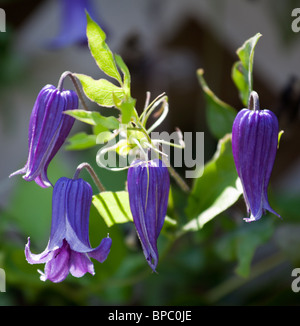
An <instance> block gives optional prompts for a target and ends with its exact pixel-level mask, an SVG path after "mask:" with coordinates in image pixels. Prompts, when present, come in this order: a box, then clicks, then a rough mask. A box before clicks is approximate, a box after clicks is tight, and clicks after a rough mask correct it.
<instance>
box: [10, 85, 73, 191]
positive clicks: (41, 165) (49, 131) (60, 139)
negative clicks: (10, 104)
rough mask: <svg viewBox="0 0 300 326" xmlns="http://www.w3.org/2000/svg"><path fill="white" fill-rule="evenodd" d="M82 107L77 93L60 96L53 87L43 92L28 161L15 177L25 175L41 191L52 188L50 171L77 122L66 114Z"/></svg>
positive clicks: (31, 131) (31, 128) (31, 133)
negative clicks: (79, 106)
mask: <svg viewBox="0 0 300 326" xmlns="http://www.w3.org/2000/svg"><path fill="white" fill-rule="evenodd" d="M77 107H78V97H77V94H76V93H75V92H74V91H65V90H63V91H62V92H60V91H59V90H58V89H56V88H55V87H54V86H53V85H46V86H45V87H43V89H42V90H41V91H40V93H39V95H38V97H37V99H36V102H35V104H34V107H33V110H32V113H31V117H30V122H29V129H28V147H29V150H28V159H27V162H26V164H25V166H24V168H22V169H20V170H18V171H16V172H14V173H12V174H11V175H10V177H11V176H14V175H16V174H25V175H24V176H23V178H24V179H25V180H26V181H32V180H34V181H35V182H36V183H37V184H38V185H40V186H41V187H49V186H51V182H50V181H49V179H48V177H47V168H48V165H49V163H50V161H51V160H52V158H53V157H54V156H55V154H56V153H57V151H58V150H59V149H60V147H61V146H62V144H63V143H64V141H65V139H66V138H67V136H68V134H69V132H70V130H71V128H72V126H73V124H74V121H75V119H74V118H72V117H70V116H67V115H65V114H63V112H64V111H65V110H73V109H77Z"/></svg>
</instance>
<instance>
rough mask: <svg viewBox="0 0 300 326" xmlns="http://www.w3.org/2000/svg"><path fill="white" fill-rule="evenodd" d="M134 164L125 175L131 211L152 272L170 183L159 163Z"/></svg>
mask: <svg viewBox="0 0 300 326" xmlns="http://www.w3.org/2000/svg"><path fill="white" fill-rule="evenodd" d="M137 163H138V162H134V163H133V164H132V166H131V167H130V168H129V170H128V175H127V184H128V192H129V202H130V209H131V212H132V216H133V221H134V224H135V227H136V230H137V234H138V236H139V239H140V241H141V245H142V248H143V252H144V255H145V257H146V260H147V262H148V264H149V266H150V267H151V268H152V269H153V271H155V269H156V266H157V263H158V250H157V239H158V236H159V234H160V231H161V229H162V226H163V223H164V219H165V216H166V212H167V206H168V195H169V187H170V179H169V173H168V169H167V168H166V167H165V166H164V165H162V162H161V161H160V160H152V161H150V162H141V163H140V164H139V165H136V164H137Z"/></svg>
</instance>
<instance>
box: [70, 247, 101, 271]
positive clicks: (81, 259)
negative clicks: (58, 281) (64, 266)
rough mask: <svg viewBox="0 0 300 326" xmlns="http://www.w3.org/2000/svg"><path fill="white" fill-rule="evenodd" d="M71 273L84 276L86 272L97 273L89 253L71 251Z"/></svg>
mask: <svg viewBox="0 0 300 326" xmlns="http://www.w3.org/2000/svg"><path fill="white" fill-rule="evenodd" d="M70 273H71V274H72V275H73V276H75V277H82V276H83V275H84V274H85V273H90V274H92V275H95V271H94V265H93V263H92V262H91V261H90V259H89V257H88V256H87V254H82V253H79V252H76V251H74V250H72V251H71V257H70Z"/></svg>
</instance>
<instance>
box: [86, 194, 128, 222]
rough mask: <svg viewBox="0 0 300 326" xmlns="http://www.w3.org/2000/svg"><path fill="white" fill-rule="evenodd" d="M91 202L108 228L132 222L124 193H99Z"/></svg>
mask: <svg viewBox="0 0 300 326" xmlns="http://www.w3.org/2000/svg"><path fill="white" fill-rule="evenodd" d="M92 202H93V204H94V206H95V207H96V209H97V210H98V212H99V214H100V215H101V216H102V218H103V219H104V221H105V223H106V224H107V226H108V227H111V226H112V225H114V224H119V223H126V222H132V221H133V218H132V214H131V211H130V205H129V197H128V192H126V191H118V192H111V191H105V192H101V193H100V194H98V195H94V196H93V201H92Z"/></svg>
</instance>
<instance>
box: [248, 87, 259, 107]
mask: <svg viewBox="0 0 300 326" xmlns="http://www.w3.org/2000/svg"><path fill="white" fill-rule="evenodd" d="M248 109H249V110H253V111H258V110H259V97H258V94H257V93H256V92H255V91H252V92H251V93H250V96H249V101H248Z"/></svg>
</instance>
